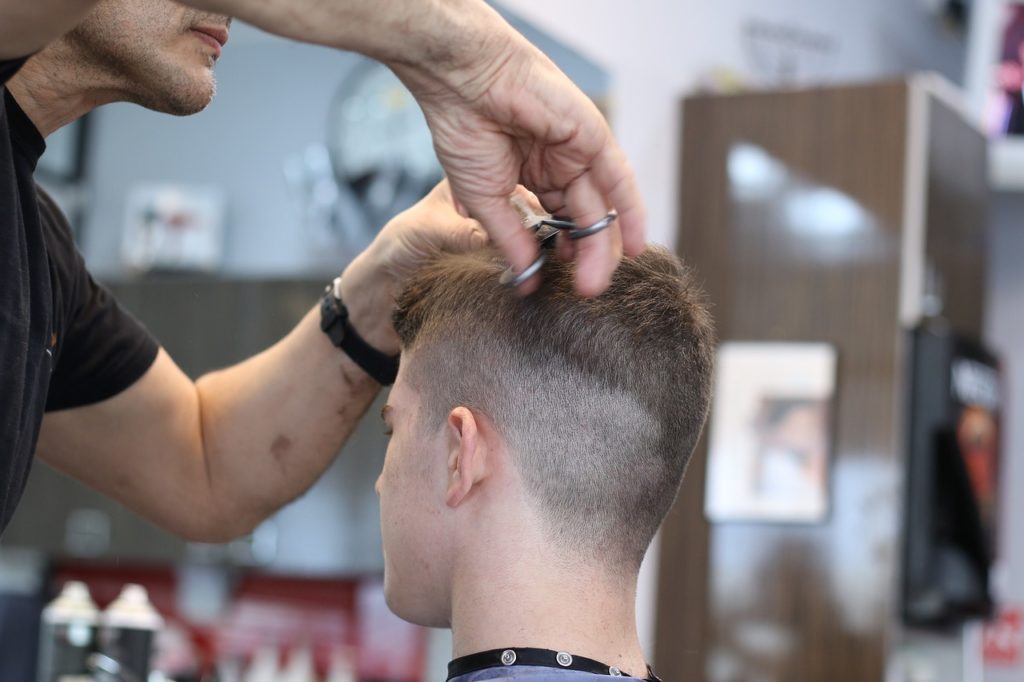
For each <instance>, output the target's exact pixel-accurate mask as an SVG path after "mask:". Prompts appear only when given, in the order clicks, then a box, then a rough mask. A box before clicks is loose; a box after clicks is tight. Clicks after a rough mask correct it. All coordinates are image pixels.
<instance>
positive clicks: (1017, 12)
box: [965, 0, 1024, 190]
mask: <svg viewBox="0 0 1024 682" xmlns="http://www.w3.org/2000/svg"><path fill="white" fill-rule="evenodd" d="M971 11H972V15H973V16H972V18H971V34H970V40H969V43H968V52H967V70H966V79H965V80H966V85H967V92H968V98H969V102H970V108H971V110H972V113H973V114H974V115H975V116H976V117H977V119H978V120H979V121H981V123H982V126H983V128H984V130H985V132H986V134H988V136H989V137H990V138H992V140H993V144H992V146H991V155H990V156H991V159H990V163H991V166H992V180H993V184H994V185H995V186H996V187H997V188H1000V189H1018V190H1019V189H1024V0H978V2H977V3H976V5H975V6H974V7H973V8H972V10H971Z"/></svg>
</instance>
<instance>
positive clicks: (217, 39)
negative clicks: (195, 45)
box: [192, 26, 228, 57]
mask: <svg viewBox="0 0 1024 682" xmlns="http://www.w3.org/2000/svg"><path fill="white" fill-rule="evenodd" d="M192 35H194V36H195V37H196V38H198V39H199V40H201V41H203V42H204V43H206V45H207V46H209V47H210V49H211V50H213V54H214V56H215V57H219V56H220V51H221V48H222V47H224V44H225V43H226V42H228V30H227V29H226V28H223V27H219V26H194V27H192Z"/></svg>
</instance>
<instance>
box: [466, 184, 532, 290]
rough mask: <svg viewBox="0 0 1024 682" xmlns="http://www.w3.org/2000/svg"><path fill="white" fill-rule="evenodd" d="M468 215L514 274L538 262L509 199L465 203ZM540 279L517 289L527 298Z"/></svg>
mask: <svg viewBox="0 0 1024 682" xmlns="http://www.w3.org/2000/svg"><path fill="white" fill-rule="evenodd" d="M466 208H468V209H469V213H470V215H472V216H473V217H474V218H476V219H477V220H479V221H480V223H481V224H483V226H484V229H486V230H487V234H488V235H490V238H491V241H492V242H493V243H494V245H495V246H497V247H498V250H499V251H501V253H502V254H503V255H504V256H505V258H506V259H507V260H508V262H509V264H510V265H511V266H512V268H513V270H514V271H515V272H523V271H524V270H526V268H528V267H529V266H530V265H531V264H533V262H534V261H535V260H536V259H537V256H538V253H539V247H538V245H537V240H536V239H534V237H533V234H532V233H531V232H530V231H529V230H525V229H523V221H522V218H520V216H519V214H518V212H517V211H516V209H515V208H513V206H512V204H511V202H509V197H508V196H501V197H479V198H477V200H476V201H475V202H474V203H472V204H470V203H469V202H466ZM538 280H539V278H537V277H531V278H530V279H529V280H527V281H526V282H525V283H523V284H522V285H520V286H518V287H516V291H517V292H519V293H521V294H529V293H532V292H533V291H535V290H536V289H537V287H538V286H539V281H538Z"/></svg>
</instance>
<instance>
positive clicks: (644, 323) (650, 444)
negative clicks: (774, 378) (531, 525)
mask: <svg viewBox="0 0 1024 682" xmlns="http://www.w3.org/2000/svg"><path fill="white" fill-rule="evenodd" d="M504 268H505V265H504V264H503V263H502V262H501V260H500V259H499V258H498V256H497V254H496V252H495V251H493V250H492V249H483V250H479V251H476V252H472V253H467V254H460V255H454V254H446V255H443V256H441V257H439V258H438V259H437V260H436V261H434V262H432V263H430V264H429V265H427V266H425V267H423V268H422V269H420V270H419V271H418V272H416V273H415V274H414V275H413V276H412V278H411V279H410V280H409V282H408V283H407V285H406V287H405V289H404V291H403V292H402V293H401V294H400V296H399V297H398V306H397V310H396V312H395V316H394V321H395V329H396V330H397V331H398V335H399V337H400V338H401V341H402V348H403V351H404V353H403V357H405V358H408V360H407V361H408V362H409V366H408V367H407V368H406V372H407V374H406V376H407V378H408V380H409V381H410V383H411V384H412V386H413V387H414V388H415V389H416V391H417V392H418V393H419V397H420V417H419V418H420V419H421V420H427V421H426V422H424V423H426V424H429V425H436V426H438V427H440V426H441V424H443V423H444V420H445V419H446V417H447V415H448V413H449V411H450V410H451V409H453V408H454V407H457V406H459V405H463V406H466V407H468V408H470V409H472V410H476V411H479V412H481V413H483V414H485V415H487V417H489V418H490V420H491V421H492V422H493V424H494V426H495V428H496V429H497V430H498V432H499V433H500V434H501V435H502V436H503V437H504V438H505V441H506V443H507V445H508V447H509V450H510V452H511V453H512V456H513V458H514V461H515V464H516V466H517V469H518V470H519V473H520V476H521V477H522V480H523V483H524V486H525V488H526V490H527V493H528V498H529V500H530V503H531V505H533V506H534V507H535V508H536V509H537V510H538V512H539V517H540V518H541V519H543V521H544V523H545V524H546V526H547V528H546V531H547V532H548V533H549V534H550V536H551V540H552V542H557V543H559V545H558V546H560V547H565V548H566V549H568V550H572V551H573V552H574V553H575V554H574V558H575V557H586V558H594V559H598V560H600V561H601V562H602V563H604V564H608V563H609V562H617V563H618V564H619V565H620V566H621V567H622V568H623V569H624V570H628V571H634V570H636V569H637V568H638V567H639V565H640V562H641V560H642V559H643V556H644V553H645V552H646V551H647V547H648V545H649V544H650V543H651V540H652V539H653V537H654V534H655V532H656V531H657V529H658V526H659V525H660V524H661V522H662V520H663V519H664V517H665V515H666V514H667V513H668V510H669V508H670V507H671V506H672V503H673V501H674V499H675V496H676V493H677V491H678V490H679V485H680V482H681V481H682V478H683V473H684V471H685V469H686V465H687V462H688V461H689V458H690V454H691V453H692V452H693V448H694V445H695V444H696V442H697V438H698V437H699V435H700V432H701V429H702V427H703V425H704V420H705V418H706V416H707V411H708V401H709V398H710V384H711V371H712V364H713V346H714V330H713V326H712V322H711V316H710V315H709V313H708V310H707V307H706V304H705V299H704V294H703V292H702V291H701V290H700V288H699V287H698V286H697V284H696V283H695V282H694V280H693V276H692V274H691V273H690V271H689V270H688V269H687V268H686V267H685V266H684V265H683V264H682V263H681V262H680V260H679V259H678V258H677V257H676V256H674V255H672V254H671V253H669V252H668V251H666V250H665V249H662V248H660V247H651V246H649V247H647V249H646V250H645V251H644V252H643V253H642V254H640V255H639V256H638V257H636V258H627V259H625V260H623V262H622V263H621V265H620V266H619V268H618V270H617V271H616V272H615V275H614V276H613V278H612V283H611V286H610V287H609V288H608V290H607V291H606V292H605V293H604V294H602V295H601V296H598V297H596V298H590V299H587V298H583V297H581V296H579V295H578V294H576V293H575V292H574V290H573V274H574V270H573V266H572V264H570V263H566V262H563V261H561V260H560V259H559V258H556V257H553V256H552V257H549V258H548V261H547V263H546V264H545V265H544V268H543V270H542V272H541V274H542V277H543V280H542V284H541V287H540V289H539V291H537V292H536V293H534V294H532V295H530V296H527V297H520V296H518V295H517V294H516V293H514V292H513V291H511V290H509V289H508V288H507V287H506V286H504V285H502V284H500V283H499V281H498V277H499V275H500V274H501V272H502V270H503V269H504Z"/></svg>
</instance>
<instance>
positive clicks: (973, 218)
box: [925, 99, 990, 338]
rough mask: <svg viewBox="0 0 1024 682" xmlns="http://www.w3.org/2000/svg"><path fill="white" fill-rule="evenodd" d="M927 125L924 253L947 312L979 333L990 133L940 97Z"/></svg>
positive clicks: (959, 324)
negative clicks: (936, 277) (987, 136)
mask: <svg viewBox="0 0 1024 682" xmlns="http://www.w3.org/2000/svg"><path fill="white" fill-rule="evenodd" d="M928 131H929V135H928V156H929V163H928V181H927V182H928V199H927V203H926V207H927V208H926V211H927V219H926V224H927V227H928V230H927V238H926V240H925V253H926V256H927V260H928V262H929V263H931V264H932V265H933V267H934V268H935V271H936V272H937V273H938V275H939V279H940V281H941V285H940V287H939V288H940V293H941V295H942V298H943V299H944V300H943V311H942V313H943V316H944V317H946V318H947V319H949V321H950V323H951V324H952V326H953V328H954V329H956V330H958V331H960V332H961V333H965V334H968V335H970V336H974V337H975V338H980V337H981V333H982V319H983V313H984V306H983V302H984V300H985V290H984V287H985V254H986V253H988V248H987V246H986V244H985V240H986V237H987V235H988V233H989V231H988V229H987V228H988V226H989V217H988V204H989V198H990V195H989V186H988V180H987V178H988V157H987V154H986V148H987V144H986V140H985V136H984V135H983V134H982V133H981V132H980V131H978V130H975V129H973V128H970V127H968V126H966V125H964V123H963V121H962V120H961V118H960V115H959V114H958V113H957V112H956V111H954V110H953V109H951V108H950V107H948V106H947V105H946V104H944V103H943V102H941V101H939V100H936V99H932V100H931V101H930V105H929V107H928Z"/></svg>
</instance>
